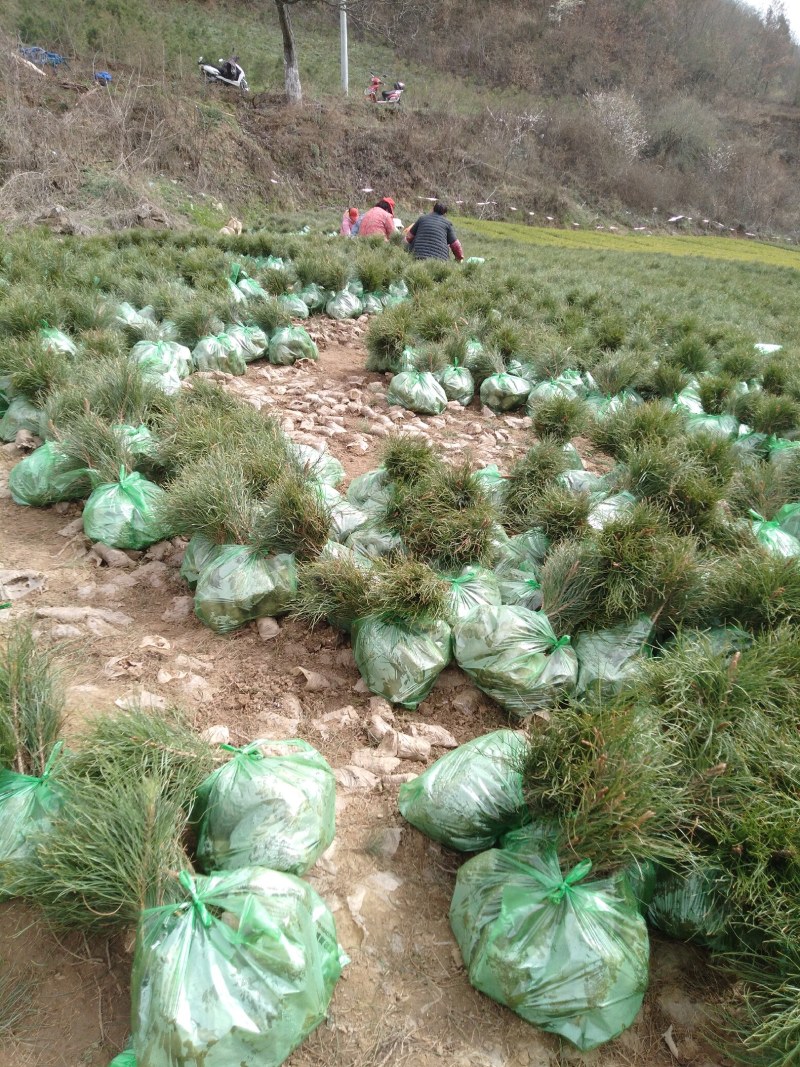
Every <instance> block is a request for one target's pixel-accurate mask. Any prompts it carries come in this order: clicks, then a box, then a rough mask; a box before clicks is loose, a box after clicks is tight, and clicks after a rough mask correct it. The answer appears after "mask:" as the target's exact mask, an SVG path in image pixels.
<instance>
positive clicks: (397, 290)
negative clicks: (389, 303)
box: [387, 278, 410, 302]
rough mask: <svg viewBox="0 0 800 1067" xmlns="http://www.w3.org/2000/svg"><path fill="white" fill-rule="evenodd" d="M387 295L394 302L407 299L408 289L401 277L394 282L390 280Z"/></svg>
mask: <svg viewBox="0 0 800 1067" xmlns="http://www.w3.org/2000/svg"><path fill="white" fill-rule="evenodd" d="M387 296H388V297H389V298H390V299H391V300H393V301H395V302H397V301H402V300H408V298H409V296H410V294H409V291H408V286H407V285H406V283H405V282H404V281H403V279H402V278H400V279H399V280H398V281H396V282H390V283H389V292H388V294H387Z"/></svg>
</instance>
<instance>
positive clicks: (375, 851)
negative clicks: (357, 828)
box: [364, 826, 403, 860]
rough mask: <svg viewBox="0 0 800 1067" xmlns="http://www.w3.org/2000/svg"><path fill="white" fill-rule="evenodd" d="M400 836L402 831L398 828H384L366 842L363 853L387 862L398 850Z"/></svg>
mask: <svg viewBox="0 0 800 1067" xmlns="http://www.w3.org/2000/svg"><path fill="white" fill-rule="evenodd" d="M402 836H403V831H402V829H401V828H400V827H399V826H386V827H384V828H383V829H382V830H378V831H376V832H375V833H374V834H372V836H371V837H370V838H369V839H368V840H367V843H366V846H365V849H364V851H365V852H368V853H369V854H370V855H371V856H378V857H380V858H381V859H385V860H389V859H391V858H392V856H394V854H395V853H396V852H397V850H398V848H400V840H401V838H402Z"/></svg>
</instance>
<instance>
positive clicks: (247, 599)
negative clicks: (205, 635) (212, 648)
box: [194, 545, 297, 634]
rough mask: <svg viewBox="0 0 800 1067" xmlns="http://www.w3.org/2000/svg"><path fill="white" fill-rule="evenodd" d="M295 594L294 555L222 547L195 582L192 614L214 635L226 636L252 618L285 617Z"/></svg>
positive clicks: (295, 573) (242, 546) (243, 546)
mask: <svg viewBox="0 0 800 1067" xmlns="http://www.w3.org/2000/svg"><path fill="white" fill-rule="evenodd" d="M296 592H297V566H296V564H295V558H294V556H293V555H289V554H287V553H280V554H278V555H274V556H265V555H264V554H263V553H261V552H258V551H256V549H254V548H250V547H249V546H247V545H222V546H221V547H220V549H219V552H218V553H217V554H216V556H215V557H214V558H213V559H212V560H211V562H210V563H208V564H207V565H206V566H205V567H204V568H203V570H202V571H201V572H200V575H199V577H198V579H197V587H196V589H195V594H194V612H195V615H196V616H197V617H198V619H199V620H200V622H202V623H203V624H204V625H205V626H208V627H209V628H210V629H211V630H213V631H214V632H215V633H218V634H227V633H230V632H231V630H238V629H239V627H240V626H244V624H245V623H246V622H251V621H252V620H253V619H262V618H265V617H266V616H274V615H283V614H285V613H286V612H287V611H288V610H289V608H290V607H291V605H292V601H293V600H294V595H295V593H296Z"/></svg>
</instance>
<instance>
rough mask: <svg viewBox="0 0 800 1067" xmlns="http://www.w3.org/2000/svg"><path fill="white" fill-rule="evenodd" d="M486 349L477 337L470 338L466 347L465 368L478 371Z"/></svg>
mask: <svg viewBox="0 0 800 1067" xmlns="http://www.w3.org/2000/svg"><path fill="white" fill-rule="evenodd" d="M485 351H486V349H485V348H484V346H483V344H482V343H481V342H480V341H479V340H478V339H477V338H475V337H470V338H469V340H468V341H467V343H466V345H465V346H464V366H465V367H467V368H468V369H469V370H470V371H475V370H477V364H479V363H480V361H481V357H482V356H483V354H484V352H485Z"/></svg>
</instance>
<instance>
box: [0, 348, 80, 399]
mask: <svg viewBox="0 0 800 1067" xmlns="http://www.w3.org/2000/svg"><path fill="white" fill-rule="evenodd" d="M0 374H3V375H7V376H8V377H9V378H10V379H11V385H12V388H13V389H14V391H15V392H16V393H19V394H20V395H21V396H24V397H25V398H26V400H29V401H30V402H31V403H32V404H35V405H38V406H41V405H42V404H44V402H45V401H46V399H47V397H48V396H49V395H50V394H51V393H52V392H54V391H55V390H56V389H58V388H60V387H61V386H63V385H65V384H66V382H67V380H68V377H69V367H68V362H67V359H66V357H64V356H61V355H55V354H54V353H52V352H47V351H45V349H44V348H43V347H42V344H41V341H40V340H39V338H38V337H27V338H15V339H13V340H9V341H6V342H5V344H4V346H3V352H2V354H0Z"/></svg>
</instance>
